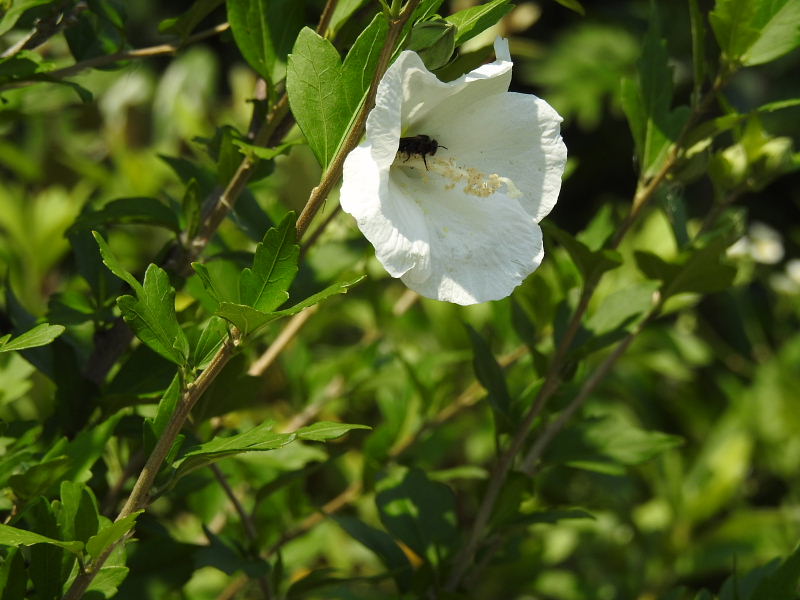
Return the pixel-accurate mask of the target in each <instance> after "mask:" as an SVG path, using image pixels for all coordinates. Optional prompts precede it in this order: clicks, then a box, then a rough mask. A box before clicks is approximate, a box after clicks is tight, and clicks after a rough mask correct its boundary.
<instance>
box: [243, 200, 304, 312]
mask: <svg viewBox="0 0 800 600" xmlns="http://www.w3.org/2000/svg"><path fill="white" fill-rule="evenodd" d="M294 223H295V215H294V213H293V212H290V213H288V214H287V215H286V217H284V219H283V221H281V223H280V225H278V227H276V228H272V229H270V230H269V231H267V233H266V235H265V236H264V239H263V241H262V242H261V243H259V244H258V245H257V246H256V252H255V256H254V258H253V267H252V268H247V269H244V270H243V271H242V273H241V275H240V276H239V302H240V303H241V304H243V305H245V306H249V307H252V308H255V309H256V310H258V311H261V312H264V313H268V312H271V311H274V310H275V309H276V308H278V307H279V306H280V305H281V304H283V303H284V302H286V300H287V299H288V298H289V293H288V292H287V291H286V290H288V289H289V286H290V285H291V284H292V281H293V280H294V277H295V275H296V274H297V261H298V259H299V257H300V246H298V245H297V242H296V240H297V236H296V233H295V226H294Z"/></svg>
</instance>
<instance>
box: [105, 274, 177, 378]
mask: <svg viewBox="0 0 800 600" xmlns="http://www.w3.org/2000/svg"><path fill="white" fill-rule="evenodd" d="M117 306H119V308H120V310H121V311H122V317H123V319H125V322H126V323H127V324H128V325H130V327H131V329H133V331H134V333H136V336H137V337H138V338H139V339H140V340H142V341H143V342H144V343H145V344H147V345H148V346H150V348H151V349H153V350H154V351H156V352H158V353H159V354H160V355H161V356H163V357H164V358H166V359H167V360H170V361H172V362H174V363H175V364H176V365H178V366H184V365H186V364H187V362H188V359H189V341H188V340H187V338H186V334H185V333H184V331H183V329H182V328H181V326H180V323H178V317H177V316H176V314H175V289H174V288H173V287H172V285H171V284H170V282H169V275H167V272H166V271H165V270H164V269H162V268H161V267H159V266H157V265H154V264H151V265H150V266H149V267H147V271H146V272H145V274H144V285H143V286H142V291H141V292H140V293H138V294H137V297H136V298H134V297H133V296H121V297H119V298H117Z"/></svg>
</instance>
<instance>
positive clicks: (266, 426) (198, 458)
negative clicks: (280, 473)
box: [174, 422, 297, 477]
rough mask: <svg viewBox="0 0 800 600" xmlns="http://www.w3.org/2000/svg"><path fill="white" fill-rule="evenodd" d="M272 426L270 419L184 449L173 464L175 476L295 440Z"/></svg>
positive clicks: (295, 436) (279, 446) (292, 435)
mask: <svg viewBox="0 0 800 600" xmlns="http://www.w3.org/2000/svg"><path fill="white" fill-rule="evenodd" d="M273 426H274V423H273V422H265V423H262V424H261V425H258V426H257V427H254V428H253V429H251V430H250V431H246V432H244V433H240V434H239V435H234V436H230V437H221V436H220V437H216V438H214V439H213V440H211V441H210V442H206V443H205V444H200V445H198V446H193V447H191V448H189V449H187V450H186V452H185V453H184V454H183V456H181V457H180V458H179V459H178V460H176V461H175V463H174V466H175V467H176V468H177V473H176V477H183V476H184V475H186V474H188V473H190V472H191V471H194V470H195V469H199V468H201V467H205V466H207V465H210V464H211V463H214V462H217V461H218V460H221V459H223V458H227V457H229V456H235V455H237V454H242V453H244V452H265V451H267V450H276V449H277V448H282V447H283V446H286V445H287V444H290V443H292V442H293V441H294V440H296V439H297V435H296V434H294V433H273V432H272V427H273Z"/></svg>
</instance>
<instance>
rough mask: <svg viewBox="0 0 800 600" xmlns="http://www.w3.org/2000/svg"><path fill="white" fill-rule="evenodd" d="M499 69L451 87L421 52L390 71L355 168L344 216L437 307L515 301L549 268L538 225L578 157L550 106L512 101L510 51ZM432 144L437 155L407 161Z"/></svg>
mask: <svg viewBox="0 0 800 600" xmlns="http://www.w3.org/2000/svg"><path fill="white" fill-rule="evenodd" d="M495 53H496V56H497V60H496V61H495V62H493V63H490V64H486V65H483V66H481V67H479V68H477V69H475V70H474V71H472V72H470V73H467V74H466V75H464V76H463V77H460V78H459V79H457V80H455V81H452V82H450V83H443V82H441V81H439V80H438V79H437V78H436V76H435V75H433V74H432V73H431V72H429V71H428V70H427V69H426V68H425V66H424V65H423V63H422V61H421V60H420V58H419V57H418V56H417V54H415V53H414V52H409V51H405V52H402V53H401V54H400V56H399V57H398V59H397V60H396V61H395V63H394V64H393V65H392V66H391V67H389V69H388V70H387V71H386V75H385V76H384V77H383V79H382V80H381V83H380V85H379V87H378V93H377V98H376V104H375V108H374V109H373V110H372V112H371V113H370V114H369V118H368V119H367V135H366V141H365V142H364V143H362V144H361V145H360V146H358V148H356V149H355V150H353V151H352V152H351V153H350V154H349V155H348V157H347V159H346V161H345V163H344V181H343V183H342V190H341V205H342V208H343V209H344V210H345V211H346V212H348V213H350V214H351V215H353V216H354V217H355V218H356V221H357V222H358V227H359V228H360V229H361V231H362V233H363V234H364V235H365V236H366V238H367V239H368V240H369V241H370V242H371V243H372V245H373V246H375V254H376V256H377V258H378V260H379V261H380V262H381V264H383V266H384V268H385V269H386V270H387V271H388V272H389V274H390V275H392V276H393V277H400V278H402V280H403V282H404V283H405V284H406V285H407V286H408V287H409V288H411V289H412V290H414V291H416V292H418V293H420V294H422V295H423V296H427V297H429V298H436V299H438V300H446V301H448V302H455V303H458V304H474V303H476V302H485V301H487V300H497V299H500V298H504V297H506V296H508V295H509V294H510V293H511V292H512V290H513V289H514V288H515V287H516V286H518V285H519V284H520V283H522V281H523V280H524V279H525V278H526V277H527V276H528V275H530V273H532V272H533V271H534V270H535V269H536V268H537V267H538V266H539V265H540V264H541V262H542V258H543V256H544V249H543V247H542V232H541V229H540V228H539V225H538V222H539V221H540V220H541V219H542V218H543V217H544V216H546V215H547V214H548V213H549V212H550V210H551V209H552V208H553V206H554V205H555V203H556V199H557V198H558V192H559V189H560V187H561V174H562V173H563V171H564V165H565V163H566V157H567V150H566V147H565V146H564V142H563V141H562V139H561V135H560V133H559V123H560V122H561V120H562V119H561V117H560V116H559V115H558V113H556V111H555V110H553V108H552V107H551V106H550V105H549V104H547V103H546V102H545V101H544V100H541V99H540V98H537V97H536V96H533V95H530V94H517V93H511V92H509V91H508V86H509V83H510V82H511V66H512V65H511V56H510V54H509V51H508V42H507V41H506V40H502V39H499V38H498V39H497V41H496V42H495ZM421 135H424V136H428V137H429V138H430V140H435V141H436V142H437V143H438V145H439V148H438V151H436V152H435V155H433V153H428V154H422V155H419V154H418V155H414V154H410V155H409V154H407V153H404V152H398V150H399V148H400V139H401V137H404V138H409V137H415V136H421Z"/></svg>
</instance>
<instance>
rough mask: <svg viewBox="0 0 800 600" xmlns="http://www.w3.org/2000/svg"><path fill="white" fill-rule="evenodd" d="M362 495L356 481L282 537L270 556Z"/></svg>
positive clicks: (271, 548)
mask: <svg viewBox="0 0 800 600" xmlns="http://www.w3.org/2000/svg"><path fill="white" fill-rule="evenodd" d="M360 493H361V482H360V481H356V482H353V483H351V484H350V485H349V486H348V487H347V488H346V489H345V490H344V491H343V492H342V493H341V494H339V495H338V496H336V497H335V498H333V499H332V500H329V501H328V502H326V503H325V504H324V505H323V506H322V508H320V509H319V511H318V512H315V513H314V514H312V515H309V516H307V517H306V518H305V519H303V520H302V521H301V522H300V524H299V525H298V526H297V527H295V528H294V529H292V530H291V531H288V532H286V533H284V534H283V535H281V538H280V539H279V540H278V541H277V542H275V543H274V544H273V545H272V546H271V547H270V549H269V551H268V554H270V555H272V554H274V553H275V552H277V551H278V550H279V549H280V548H281V546H283V545H284V544H286V543H288V542H291V541H292V540H294V539H296V538H298V537H300V536H301V535H303V534H304V533H306V532H307V531H308V530H310V529H312V528H313V527H316V526H317V525H318V524H319V523H321V522H322V520H323V519H325V518H326V517H328V516H330V515H332V514H334V513H337V512H339V511H340V510H341V509H343V508H344V507H345V506H347V505H348V504H350V503H351V502H352V501H353V500H355V499H356V498H357V497H358V495H359V494H360Z"/></svg>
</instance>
